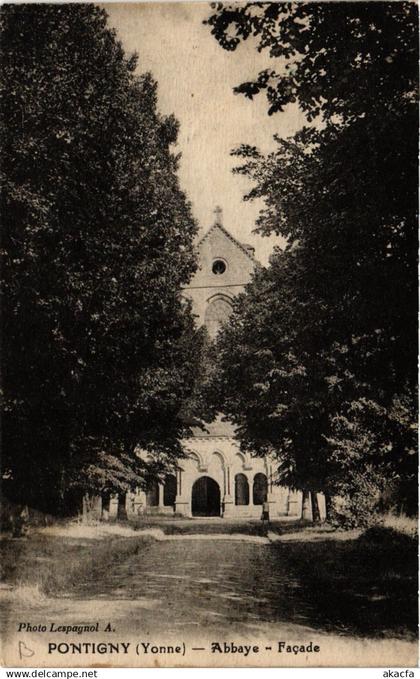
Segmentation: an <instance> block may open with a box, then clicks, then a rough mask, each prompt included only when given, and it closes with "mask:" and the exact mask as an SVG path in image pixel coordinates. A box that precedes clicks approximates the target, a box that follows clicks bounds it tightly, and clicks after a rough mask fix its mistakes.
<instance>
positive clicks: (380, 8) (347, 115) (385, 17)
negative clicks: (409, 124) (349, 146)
mask: <svg viewBox="0 0 420 679" xmlns="http://www.w3.org/2000/svg"><path fill="white" fill-rule="evenodd" d="M212 7H213V9H214V10H215V12H214V14H212V15H211V16H210V18H209V19H208V20H207V22H206V23H207V24H208V25H210V26H211V32H212V34H213V35H214V37H215V38H216V40H217V41H218V42H219V44H220V45H221V46H222V47H223V48H224V49H227V50H235V49H236V48H237V47H238V45H239V44H240V43H241V42H242V41H245V40H253V41H254V42H255V43H256V48H257V49H258V51H259V52H262V51H264V50H266V51H267V52H268V55H269V57H271V58H274V59H276V60H278V61H277V63H278V67H277V69H272V68H271V69H266V70H264V71H262V72H261V73H259V74H258V76H257V77H256V78H255V79H254V80H253V81H250V82H246V83H242V84H241V85H239V86H238V87H236V88H235V92H236V93H239V94H243V95H245V96H247V97H249V98H250V99H252V98H253V97H254V96H256V95H257V94H259V93H260V92H262V91H263V92H265V94H266V97H267V100H268V104H269V108H268V113H269V115H272V114H273V113H275V112H277V111H283V110H284V109H285V107H286V106H287V105H288V104H290V103H294V102H298V103H299V105H300V107H301V108H302V110H303V111H304V112H305V113H306V115H307V117H308V120H313V119H315V118H316V117H317V116H321V117H322V118H323V119H324V120H329V121H333V122H334V121H335V122H336V121H337V119H340V121H341V122H351V121H354V120H355V119H357V118H359V117H360V116H362V117H364V116H365V115H366V114H367V113H368V114H369V115H374V116H376V115H377V114H379V115H380V114H381V113H382V112H383V110H384V109H388V108H389V107H392V106H393V105H396V106H397V107H398V106H400V105H401V97H405V96H406V95H407V93H408V94H409V99H411V100H413V99H415V92H416V89H417V77H418V76H417V49H418V45H417V16H418V13H417V6H416V5H415V3H412V2H398V3H395V2H346V3H339V4H337V3H335V4H332V3H325V2H311V3H308V2H302V3H293V2H258V3H253V2H248V3H245V4H236V5H227V4H223V3H213V4H212Z"/></svg>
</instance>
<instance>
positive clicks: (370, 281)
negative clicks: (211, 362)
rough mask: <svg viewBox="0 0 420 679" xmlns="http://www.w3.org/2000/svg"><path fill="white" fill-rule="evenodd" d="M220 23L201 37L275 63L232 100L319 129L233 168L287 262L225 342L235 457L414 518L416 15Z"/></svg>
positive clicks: (332, 9)
mask: <svg viewBox="0 0 420 679" xmlns="http://www.w3.org/2000/svg"><path fill="white" fill-rule="evenodd" d="M214 7H215V9H216V12H215V13H214V14H213V15H212V16H211V17H210V19H209V20H208V23H209V24H210V25H211V26H212V32H213V34H214V35H215V37H216V39H217V40H218V41H219V42H220V44H221V45H222V46H223V47H224V48H226V49H236V47H237V45H238V44H239V43H240V42H241V41H242V40H247V39H250V38H251V36H252V39H253V40H254V41H256V44H257V48H258V49H259V50H260V51H261V50H264V49H267V50H268V51H269V55H270V56H271V57H273V58H275V59H276V60H277V63H278V68H277V71H268V70H267V71H264V72H263V73H262V74H260V75H259V76H258V78H257V79H256V80H255V81H254V82H252V83H245V84H243V85H241V86H239V87H238V88H237V89H236V91H237V92H242V93H244V94H246V95H247V96H249V97H250V98H252V97H253V96H254V95H255V94H257V93H258V92H260V91H261V90H265V91H266V94H267V97H268V100H269V113H270V114H271V113H274V112H275V111H282V110H284V108H285V107H286V106H287V105H288V104H289V103H293V102H298V104H299V106H300V107H301V109H302V110H303V111H304V112H305V113H306V115H307V118H308V121H315V124H313V126H312V127H305V128H303V129H302V130H301V131H299V132H298V133H297V134H296V135H295V136H294V137H293V138H289V139H281V138H279V137H275V142H276V148H275V149H274V150H273V151H272V152H271V153H269V154H267V155H264V154H262V153H261V152H260V151H259V150H258V149H256V148H255V147H250V146H245V145H243V146H241V147H239V148H238V149H236V151H235V152H234V153H235V155H237V156H238V157H240V158H241V159H243V160H244V164H243V165H242V166H240V167H239V168H237V170H236V171H237V172H239V173H241V174H243V175H245V176H247V177H248V178H250V179H251V181H252V183H253V187H252V189H251V191H250V192H249V193H248V195H247V196H246V199H251V200H252V199H256V198H258V199H263V201H264V207H263V209H262V210H261V212H260V216H259V218H258V220H257V231H259V232H260V233H261V234H263V235H269V234H272V233H276V234H278V235H281V236H283V237H285V238H286V239H287V240H288V247H287V248H286V251H285V252H284V253H280V252H277V253H276V254H275V255H274V257H273V258H272V260H271V262H270V266H269V267H268V268H267V269H266V270H263V271H262V272H260V273H258V274H257V275H256V276H255V278H254V281H253V282H252V284H251V285H250V286H249V287H248V289H247V293H246V295H245V296H244V297H242V298H241V299H240V300H238V303H237V305H236V307H235V313H234V315H233V317H232V320H231V324H230V328H228V329H227V330H226V331H225V332H223V333H222V334H221V337H220V340H219V353H220V356H221V373H222V374H221V377H220V379H219V381H218V383H217V384H216V385H215V387H214V389H215V393H214V398H215V399H216V400H217V399H219V402H220V407H221V408H222V409H223V410H224V411H225V412H226V414H227V415H228V416H229V417H232V418H233V419H234V421H235V422H236V423H237V424H238V426H239V435H240V438H241V443H242V445H243V447H245V448H247V449H249V450H252V449H254V450H256V451H257V452H258V453H259V454H266V453H268V452H271V453H272V454H275V455H276V456H277V457H278V459H279V474H280V479H281V480H284V481H287V482H289V483H292V485H295V486H296V487H300V488H305V487H306V488H307V487H309V488H312V489H316V490H324V491H326V492H327V493H328V494H334V493H336V492H339V491H340V489H341V492H344V487H343V483H344V482H345V483H354V491H355V492H356V493H358V492H359V488H360V483H359V481H358V479H359V477H360V478H361V477H362V476H363V473H364V471H365V470H370V469H371V470H373V471H372V473H374V474H376V473H378V474H380V475H381V474H382V476H383V478H384V479H386V480H387V481H388V482H390V483H394V482H395V480H399V481H402V480H404V481H403V483H402V484H401V487H402V486H403V485H404V483H405V484H406V489H408V487H409V488H410V490H407V492H408V495H410V496H411V499H410V502H411V505H412V506H413V504H415V503H413V496H414V493H415V491H414V488H415V485H416V481H415V468H416V454H415V453H416V438H415V425H416V416H417V398H416V389H417V384H416V374H417V370H416V362H417V360H416V359H417V319H416V314H415V309H416V305H417V275H416V270H417V218H416V212H417V191H416V188H417V187H416V176H417V172H416V167H417V157H416V156H417V152H416V144H415V140H416V137H417V105H416V91H417V70H416V63H417V59H416V54H417V41H416V39H415V34H416V16H417V10H416V7H415V6H414V5H413V4H408V3H398V4H394V3H364V2H361V3H341V4H340V3H338V4H337V3H308V4H305V3H301V4H289V3H276V4H274V3H258V4H250V3H248V4H247V5H245V6H243V5H242V6H241V5H239V6H222V5H217V6H214ZM247 401H249V405H248V406H247ZM360 492H361V493H362V494H364V493H365V494H367V495H369V492H370V491H369V492H366V488H362V489H361V490H360ZM354 505H355V507H356V506H357V503H354ZM363 511H364V510H363ZM362 513H363V512H362ZM355 520H357V519H355ZM361 520H362V521H363V518H362V519H361Z"/></svg>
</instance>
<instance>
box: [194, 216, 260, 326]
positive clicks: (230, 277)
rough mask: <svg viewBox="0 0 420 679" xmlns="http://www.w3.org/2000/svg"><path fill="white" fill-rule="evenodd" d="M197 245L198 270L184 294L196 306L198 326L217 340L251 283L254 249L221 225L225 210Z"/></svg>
mask: <svg viewBox="0 0 420 679" xmlns="http://www.w3.org/2000/svg"><path fill="white" fill-rule="evenodd" d="M214 212H215V221H214V223H213V225H212V226H211V227H210V229H209V230H208V231H207V233H206V234H205V235H204V236H203V237H202V239H201V240H200V241H199V243H198V260H199V268H198V270H197V272H196V273H195V275H194V277H193V278H192V280H191V282H190V284H189V285H188V286H187V287H186V288H185V289H184V294H185V295H186V296H188V297H189V298H190V299H191V300H192V303H193V313H195V314H196V316H197V323H198V325H203V324H204V325H205V326H206V328H207V330H208V333H209V335H210V337H211V338H212V339H214V338H215V336H216V335H217V332H218V331H219V328H220V326H221V325H222V323H224V322H225V321H227V319H228V318H229V315H230V313H231V311H232V301H233V299H234V297H236V295H238V294H239V293H240V292H242V290H243V289H244V287H245V285H246V284H247V283H248V282H249V280H250V278H251V275H252V272H253V271H254V269H255V267H256V266H258V262H257V261H256V260H255V257H254V248H252V247H251V246H250V245H245V244H243V243H240V242H239V241H238V240H236V238H234V237H233V236H232V235H231V234H230V233H229V232H228V231H227V230H226V229H225V227H224V226H223V224H222V210H221V208H219V207H217V208H216V209H215V211H214Z"/></svg>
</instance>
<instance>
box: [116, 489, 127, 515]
mask: <svg viewBox="0 0 420 679" xmlns="http://www.w3.org/2000/svg"><path fill="white" fill-rule="evenodd" d="M126 501H127V493H118V510H117V518H118V519H120V520H122V521H125V520H126V519H127V508H126V506H125V505H126Z"/></svg>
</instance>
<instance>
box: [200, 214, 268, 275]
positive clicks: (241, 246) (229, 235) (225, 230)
mask: <svg viewBox="0 0 420 679" xmlns="http://www.w3.org/2000/svg"><path fill="white" fill-rule="evenodd" d="M216 229H219V230H220V231H221V232H222V233H223V234H224V235H225V236H226V237H227V238H229V240H231V241H232V243H234V244H235V245H236V247H238V248H239V249H240V250H242V252H243V253H245V255H246V256H247V257H249V259H250V260H251V262H253V264H259V262H258V260H256V259H255V257H254V255H253V254H252V253H251V252H249V250H247V248H246V246H245V245H244V244H243V243H240V242H239V241H238V240H236V238H234V236H232V234H230V233H229V231H228V230H227V229H225V227H224V226H222V224H220V222H217V221H216V222H215V223H214V224H213V225H212V226H211V227H210V228H209V229H208V231H206V233H205V234H204V236H203V237H202V238H200V240H199V241H198V246H200V245H201V243H203V242H204V241H205V240H207V238H208V237H209V236H210V234H211V233H212V232H213V231H215V230H216Z"/></svg>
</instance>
